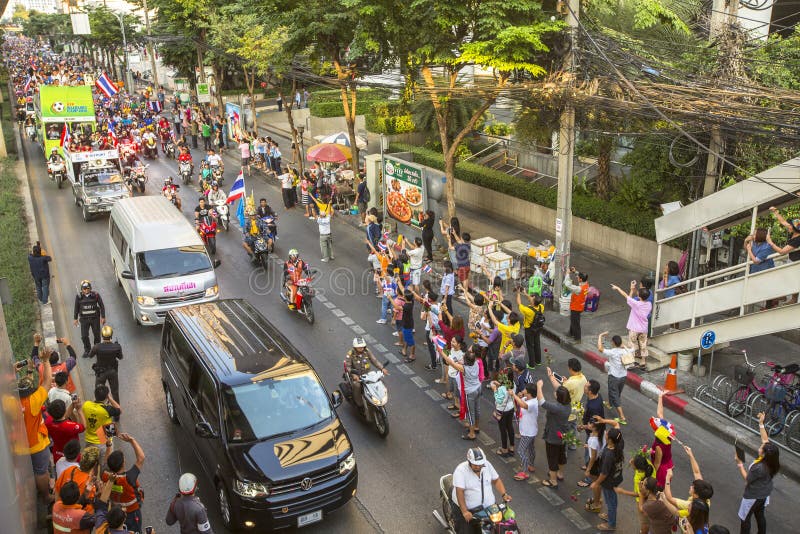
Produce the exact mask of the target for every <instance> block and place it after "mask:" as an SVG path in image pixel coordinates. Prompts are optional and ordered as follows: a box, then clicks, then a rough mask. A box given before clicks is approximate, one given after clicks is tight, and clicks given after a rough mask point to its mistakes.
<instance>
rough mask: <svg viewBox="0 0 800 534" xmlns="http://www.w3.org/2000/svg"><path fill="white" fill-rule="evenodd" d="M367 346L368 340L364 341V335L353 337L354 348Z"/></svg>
mask: <svg viewBox="0 0 800 534" xmlns="http://www.w3.org/2000/svg"><path fill="white" fill-rule="evenodd" d="M366 346H367V342H366V341H364V338H363V337H354V338H353V348H354V349H363V348H364V347H366Z"/></svg>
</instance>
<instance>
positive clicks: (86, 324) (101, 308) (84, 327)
mask: <svg viewBox="0 0 800 534" xmlns="http://www.w3.org/2000/svg"><path fill="white" fill-rule="evenodd" d="M72 315H73V317H72V318H73V319H74V324H75V326H78V320H80V323H81V341H83V357H84V358H88V357H89V351H90V350H91V349H92V346H91V345H90V344H89V328H90V327H91V329H92V334H93V336H94V343H95V345H96V344H98V343H100V325H101V324H105V322H106V307H105V305H104V304H103V299H102V298H101V297H100V295H99V294H98V293H97V292H95V291H92V284H91V282H89V281H88V280H83V281H82V282H81V292H80V293H78V294H77V295H75V310H74V311H73V314H72Z"/></svg>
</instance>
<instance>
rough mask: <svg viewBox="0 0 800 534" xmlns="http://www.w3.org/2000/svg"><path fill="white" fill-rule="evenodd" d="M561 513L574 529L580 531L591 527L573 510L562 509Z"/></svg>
mask: <svg viewBox="0 0 800 534" xmlns="http://www.w3.org/2000/svg"><path fill="white" fill-rule="evenodd" d="M561 513H562V514H564V517H566V518H567V519H569V522H570V523H572V524H573V525H575V528H577V529H580V530H586V529H588V528H591V527H592V525H590V524H589V522H588V521H586V520H585V519H584V518H583V517H581V514H579V513H578V512H577V511H576V510H575V509H574V508H562V509H561Z"/></svg>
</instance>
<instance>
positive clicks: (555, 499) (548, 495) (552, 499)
mask: <svg viewBox="0 0 800 534" xmlns="http://www.w3.org/2000/svg"><path fill="white" fill-rule="evenodd" d="M536 491H537V492H539V495H541V496H542V497H544V499H545V500H546V501H547V502H549V503H550V504H551V505H552V506H561V505H562V504H564V499H562V498H561V497H559V496H558V495H556V492H555V491H553V490H552V489H550V488H546V487H544V486H542V487H541V488H539V489H537V490H536Z"/></svg>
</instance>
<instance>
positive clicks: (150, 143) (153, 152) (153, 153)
mask: <svg viewBox="0 0 800 534" xmlns="http://www.w3.org/2000/svg"><path fill="white" fill-rule="evenodd" d="M144 157H146V158H150V159H155V158H157V157H158V146H157V145H156V140H155V139H147V140H146V141H145V142H144Z"/></svg>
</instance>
